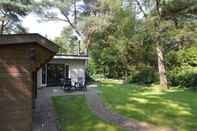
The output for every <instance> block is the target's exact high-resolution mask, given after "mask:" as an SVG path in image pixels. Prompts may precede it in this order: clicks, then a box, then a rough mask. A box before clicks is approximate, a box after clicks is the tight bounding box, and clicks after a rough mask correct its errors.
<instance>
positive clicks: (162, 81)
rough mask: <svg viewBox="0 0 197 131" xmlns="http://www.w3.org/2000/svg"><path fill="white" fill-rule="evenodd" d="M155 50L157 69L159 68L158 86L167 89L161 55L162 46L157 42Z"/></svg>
mask: <svg viewBox="0 0 197 131" xmlns="http://www.w3.org/2000/svg"><path fill="white" fill-rule="evenodd" d="M156 50H157V57H158V69H159V77H160V87H161V89H167V88H168V85H167V78H166V70H165V64H164V57H163V52H162V48H161V47H160V45H159V44H157V47H156Z"/></svg>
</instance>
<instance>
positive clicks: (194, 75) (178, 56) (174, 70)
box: [166, 47, 197, 89]
mask: <svg viewBox="0 0 197 131" xmlns="http://www.w3.org/2000/svg"><path fill="white" fill-rule="evenodd" d="M166 58H167V67H168V72H167V76H168V81H169V83H170V84H171V85H172V86H184V87H190V88H192V89H196V88H197V48H194V47H193V48H188V49H182V50H180V51H177V52H175V51H173V52H170V53H169V54H168V55H167V57H166Z"/></svg>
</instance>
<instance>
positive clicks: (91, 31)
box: [0, 0, 197, 89]
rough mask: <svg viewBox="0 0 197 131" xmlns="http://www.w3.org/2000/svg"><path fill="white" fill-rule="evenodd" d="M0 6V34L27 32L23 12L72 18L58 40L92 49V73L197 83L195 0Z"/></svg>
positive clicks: (71, 48) (6, 0)
mask: <svg viewBox="0 0 197 131" xmlns="http://www.w3.org/2000/svg"><path fill="white" fill-rule="evenodd" d="M0 7H1V8H0V18H1V19H0V22H1V34H7V33H21V32H26V30H25V28H23V27H22V25H21V20H20V18H21V17H24V16H26V15H27V14H28V13H30V12H34V13H36V14H37V15H38V16H40V17H41V20H43V21H58V20H59V21H64V22H65V23H67V24H68V25H69V26H68V27H65V29H64V30H63V32H62V33H61V36H59V37H57V38H56V39H55V42H56V43H57V44H59V45H60V46H61V47H62V48H61V49H60V52H61V53H62V52H64V53H69V54H73V53H74V54H77V53H80V54H85V53H86V52H88V55H89V57H90V60H89V62H88V67H87V71H88V75H89V76H93V77H95V76H96V77H105V78H114V79H124V80H125V82H130V83H133V82H137V83H142V84H151V83H154V82H160V87H161V88H162V89H167V88H168V87H170V86H182V87H189V88H192V89H195V88H196V87H197V1H196V0H54V1H51V0H41V1H37V2H35V1H28V0H27V1H24V0H2V1H1V2H0ZM52 9H58V10H59V12H60V13H61V14H62V15H63V16H64V17H63V18H59V17H58V15H57V14H56V13H55V12H53V10H52ZM85 49H87V50H85Z"/></svg>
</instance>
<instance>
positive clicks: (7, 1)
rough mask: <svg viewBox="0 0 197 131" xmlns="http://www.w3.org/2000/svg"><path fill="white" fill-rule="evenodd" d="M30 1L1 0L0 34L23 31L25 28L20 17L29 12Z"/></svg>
mask: <svg viewBox="0 0 197 131" xmlns="http://www.w3.org/2000/svg"><path fill="white" fill-rule="evenodd" d="M32 2H33V1H29V0H1V1H0V22H1V25H0V26H1V27H0V34H5V33H17V32H25V28H24V27H22V25H21V21H22V20H21V17H24V16H26V15H27V14H28V13H29V11H30V10H31V4H32Z"/></svg>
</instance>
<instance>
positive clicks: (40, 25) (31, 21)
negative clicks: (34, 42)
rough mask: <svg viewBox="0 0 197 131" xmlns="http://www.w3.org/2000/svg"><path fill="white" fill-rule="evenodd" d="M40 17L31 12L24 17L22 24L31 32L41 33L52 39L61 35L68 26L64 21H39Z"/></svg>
mask: <svg viewBox="0 0 197 131" xmlns="http://www.w3.org/2000/svg"><path fill="white" fill-rule="evenodd" d="M39 19H40V18H39V17H38V16H37V15H35V14H33V13H31V14H29V15H27V16H26V17H25V18H23V22H22V24H23V26H24V27H26V28H27V29H28V32H29V33H39V34H41V35H43V36H45V37H47V38H50V39H54V38H55V37H57V36H59V35H60V33H61V31H62V30H63V28H64V27H65V26H67V23H66V22H62V21H49V22H46V21H45V22H39Z"/></svg>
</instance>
